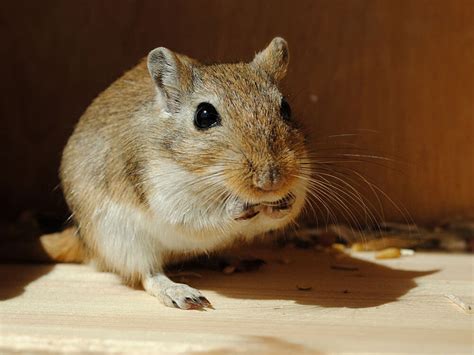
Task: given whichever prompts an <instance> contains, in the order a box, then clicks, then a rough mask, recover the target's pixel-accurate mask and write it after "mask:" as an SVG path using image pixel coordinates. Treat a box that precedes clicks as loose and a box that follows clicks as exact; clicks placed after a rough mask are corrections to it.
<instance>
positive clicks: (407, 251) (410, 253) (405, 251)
mask: <svg viewBox="0 0 474 355" xmlns="http://www.w3.org/2000/svg"><path fill="white" fill-rule="evenodd" d="M400 254H401V255H402V256H413V255H415V251H414V250H413V249H400Z"/></svg>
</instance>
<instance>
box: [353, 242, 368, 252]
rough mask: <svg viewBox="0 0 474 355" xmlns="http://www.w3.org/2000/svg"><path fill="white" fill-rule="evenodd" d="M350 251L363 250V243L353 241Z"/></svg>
mask: <svg viewBox="0 0 474 355" xmlns="http://www.w3.org/2000/svg"><path fill="white" fill-rule="evenodd" d="M351 250H352V251H365V247H364V244H363V243H354V244H352V245H351Z"/></svg>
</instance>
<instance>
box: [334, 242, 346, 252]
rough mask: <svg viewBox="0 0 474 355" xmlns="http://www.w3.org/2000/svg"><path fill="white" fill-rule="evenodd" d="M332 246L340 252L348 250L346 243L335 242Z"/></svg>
mask: <svg viewBox="0 0 474 355" xmlns="http://www.w3.org/2000/svg"><path fill="white" fill-rule="evenodd" d="M331 247H332V248H333V249H334V250H337V251H338V252H344V251H345V250H346V246H345V245H344V244H341V243H334V244H332V245H331Z"/></svg>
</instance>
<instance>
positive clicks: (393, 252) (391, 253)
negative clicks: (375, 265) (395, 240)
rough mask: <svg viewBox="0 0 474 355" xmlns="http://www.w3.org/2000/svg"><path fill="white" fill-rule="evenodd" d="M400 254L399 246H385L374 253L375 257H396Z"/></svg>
mask: <svg viewBox="0 0 474 355" xmlns="http://www.w3.org/2000/svg"><path fill="white" fill-rule="evenodd" d="M400 256H401V252H400V249H399V248H387V249H383V250H380V251H378V252H377V253H375V259H396V258H399V257H400Z"/></svg>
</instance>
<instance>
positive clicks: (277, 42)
mask: <svg viewBox="0 0 474 355" xmlns="http://www.w3.org/2000/svg"><path fill="white" fill-rule="evenodd" d="M289 61H290V52H289V50H288V43H286V41H285V40H284V39H283V38H281V37H275V38H274V39H273V40H272V41H271V42H270V44H269V45H268V46H267V48H265V49H264V50H263V51H261V52H260V53H257V54H256V55H255V58H254V59H253V61H252V63H251V64H252V65H254V66H256V67H258V68H259V69H261V70H263V71H264V72H266V73H267V74H268V75H269V76H270V77H271V78H272V79H273V80H275V81H279V80H281V79H283V78H284V77H285V74H286V69H287V68H288V63H289Z"/></svg>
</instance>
